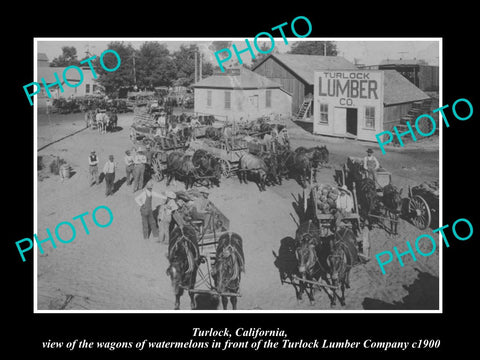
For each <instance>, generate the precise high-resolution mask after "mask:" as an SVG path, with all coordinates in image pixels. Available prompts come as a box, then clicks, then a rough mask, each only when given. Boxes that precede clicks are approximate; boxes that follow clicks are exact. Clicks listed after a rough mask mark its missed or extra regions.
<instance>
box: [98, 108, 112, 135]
mask: <svg viewBox="0 0 480 360" xmlns="http://www.w3.org/2000/svg"><path fill="white" fill-rule="evenodd" d="M95 120H96V122H97V126H98V132H99V133H100V134H106V133H107V127H108V123H109V121H110V119H109V117H108V115H107V114H106V113H101V112H99V113H97V115H96V116H95Z"/></svg>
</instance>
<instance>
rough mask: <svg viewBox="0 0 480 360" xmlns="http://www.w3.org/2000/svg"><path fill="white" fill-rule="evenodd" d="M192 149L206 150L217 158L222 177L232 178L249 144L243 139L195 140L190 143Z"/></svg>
mask: <svg viewBox="0 0 480 360" xmlns="http://www.w3.org/2000/svg"><path fill="white" fill-rule="evenodd" d="M190 149H192V150H205V151H206V152H208V153H210V154H212V155H213V156H214V157H216V158H217V159H218V161H219V163H220V166H221V171H222V175H223V176H225V177H229V176H231V175H232V174H234V173H235V172H236V171H237V170H238V166H239V161H240V158H241V157H242V156H243V155H244V154H245V153H247V152H248V147H247V143H246V142H245V140H244V139H243V138H241V137H230V138H228V139H220V140H211V139H202V140H195V141H191V142H190Z"/></svg>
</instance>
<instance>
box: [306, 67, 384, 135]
mask: <svg viewBox="0 0 480 360" xmlns="http://www.w3.org/2000/svg"><path fill="white" fill-rule="evenodd" d="M314 79H315V80H314V112H313V113H314V125H313V131H314V133H315V134H322V135H334V136H345V135H347V134H351V135H353V136H356V137H357V139H359V140H371V141H376V139H375V134H376V133H377V132H378V131H381V130H383V72H382V71H378V70H377V71H375V70H335V71H316V72H315V74H314Z"/></svg>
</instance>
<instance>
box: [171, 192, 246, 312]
mask: <svg viewBox="0 0 480 360" xmlns="http://www.w3.org/2000/svg"><path fill="white" fill-rule="evenodd" d="M206 195H207V194H206V193H202V192H199V191H196V190H190V191H185V192H177V199H178V202H179V203H180V202H181V203H182V204H181V206H180V208H179V209H178V210H177V211H175V212H174V213H173V219H174V221H175V225H174V228H173V230H172V231H171V233H170V242H169V250H168V259H169V262H170V266H169V269H168V270H167V273H168V274H169V275H170V277H171V279H172V286H173V288H174V294H175V309H178V308H179V305H180V296H181V295H182V294H183V291H185V290H186V291H188V293H189V295H190V298H191V307H192V309H195V308H196V301H195V300H196V299H195V296H196V295H199V294H202V295H205V294H206V295H208V296H211V297H216V298H219V297H220V298H221V300H222V305H223V308H224V309H226V308H227V304H228V298H230V301H231V303H232V306H233V309H234V310H235V309H236V306H237V297H239V296H241V294H240V291H239V288H240V279H241V272H244V271H245V257H244V254H243V240H242V238H241V237H240V236H239V235H238V234H236V233H234V232H230V231H229V230H230V221H229V220H228V218H227V217H226V216H225V215H224V214H223V213H222V212H221V211H220V210H219V209H218V208H217V207H216V206H215V205H214V204H213V203H212V202H211V201H210V200H208V199H207V197H208V196H206Z"/></svg>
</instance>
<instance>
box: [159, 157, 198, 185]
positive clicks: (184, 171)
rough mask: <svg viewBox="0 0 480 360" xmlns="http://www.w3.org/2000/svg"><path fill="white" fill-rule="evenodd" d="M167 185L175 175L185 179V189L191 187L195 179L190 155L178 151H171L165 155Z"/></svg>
mask: <svg viewBox="0 0 480 360" xmlns="http://www.w3.org/2000/svg"><path fill="white" fill-rule="evenodd" d="M165 172H166V175H167V186H168V185H170V182H171V181H172V179H175V178H176V175H178V176H180V177H182V178H183V179H184V181H185V190H188V188H189V187H190V188H192V187H193V184H194V183H195V180H196V174H195V166H194V165H193V162H192V157H191V156H190V155H185V154H183V153H182V152H180V151H173V152H171V153H170V154H168V156H167V169H166V171H165Z"/></svg>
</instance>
